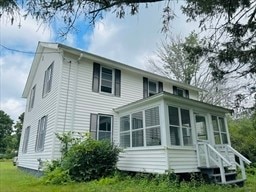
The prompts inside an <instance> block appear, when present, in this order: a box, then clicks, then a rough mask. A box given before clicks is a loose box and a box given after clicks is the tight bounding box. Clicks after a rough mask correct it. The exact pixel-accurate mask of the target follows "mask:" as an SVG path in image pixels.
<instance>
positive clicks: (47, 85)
mask: <svg viewBox="0 0 256 192" xmlns="http://www.w3.org/2000/svg"><path fill="white" fill-rule="evenodd" d="M52 74H53V63H52V64H51V65H50V66H49V67H48V68H47V70H46V71H45V73H44V85H43V97H44V96H46V95H47V93H49V92H50V91H51V88H52Z"/></svg>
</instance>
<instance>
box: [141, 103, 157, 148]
mask: <svg viewBox="0 0 256 192" xmlns="http://www.w3.org/2000/svg"><path fill="white" fill-rule="evenodd" d="M145 122H146V127H145V129H146V145H147V146H155V145H161V131H160V118H159V107H154V108H151V109H147V110H145Z"/></svg>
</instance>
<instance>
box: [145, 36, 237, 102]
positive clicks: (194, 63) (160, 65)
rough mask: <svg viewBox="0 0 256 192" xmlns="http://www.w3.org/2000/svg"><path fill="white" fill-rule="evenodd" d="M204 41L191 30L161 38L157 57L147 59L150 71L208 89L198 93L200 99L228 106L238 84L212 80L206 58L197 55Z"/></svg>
mask: <svg viewBox="0 0 256 192" xmlns="http://www.w3.org/2000/svg"><path fill="white" fill-rule="evenodd" d="M203 43H204V40H199V38H198V35H197V34H196V33H194V32H192V33H191V34H190V35H189V36H188V37H186V38H185V39H183V38H181V37H180V36H177V37H176V38H173V37H170V38H169V39H168V40H165V41H163V42H162V43H161V44H160V47H159V48H158V50H157V51H156V55H157V59H156V58H150V59H149V64H150V67H151V70H153V71H154V72H156V73H160V74H162V75H164V76H167V77H168V78H172V79H175V80H177V81H180V82H183V83H186V84H190V85H194V86H197V87H200V88H202V89H204V90H207V92H203V93H202V94H201V95H200V100H201V101H204V102H207V103H211V104H216V105H221V106H231V105H233V104H231V102H230V101H229V100H231V99H230V97H231V96H232V94H231V93H234V92H236V91H237V90H238V89H239V88H240V86H237V85H236V86H231V85H228V83H227V81H224V80H222V81H221V82H215V81H214V78H213V76H212V74H211V70H210V69H209V67H208V63H207V62H206V59H207V58H206V57H202V55H196V56H195V54H197V53H196V50H197V48H198V49H200V46H201V45H202V44H203Z"/></svg>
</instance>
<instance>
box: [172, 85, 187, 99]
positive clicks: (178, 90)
mask: <svg viewBox="0 0 256 192" xmlns="http://www.w3.org/2000/svg"><path fill="white" fill-rule="evenodd" d="M173 94H174V95H178V96H180V97H185V98H189V91H188V90H187V89H182V88H180V87H176V86H173Z"/></svg>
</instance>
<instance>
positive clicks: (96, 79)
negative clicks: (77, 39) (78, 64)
mask: <svg viewBox="0 0 256 192" xmlns="http://www.w3.org/2000/svg"><path fill="white" fill-rule="evenodd" d="M99 86H100V64H98V63H93V78H92V91H93V92H99Z"/></svg>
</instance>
